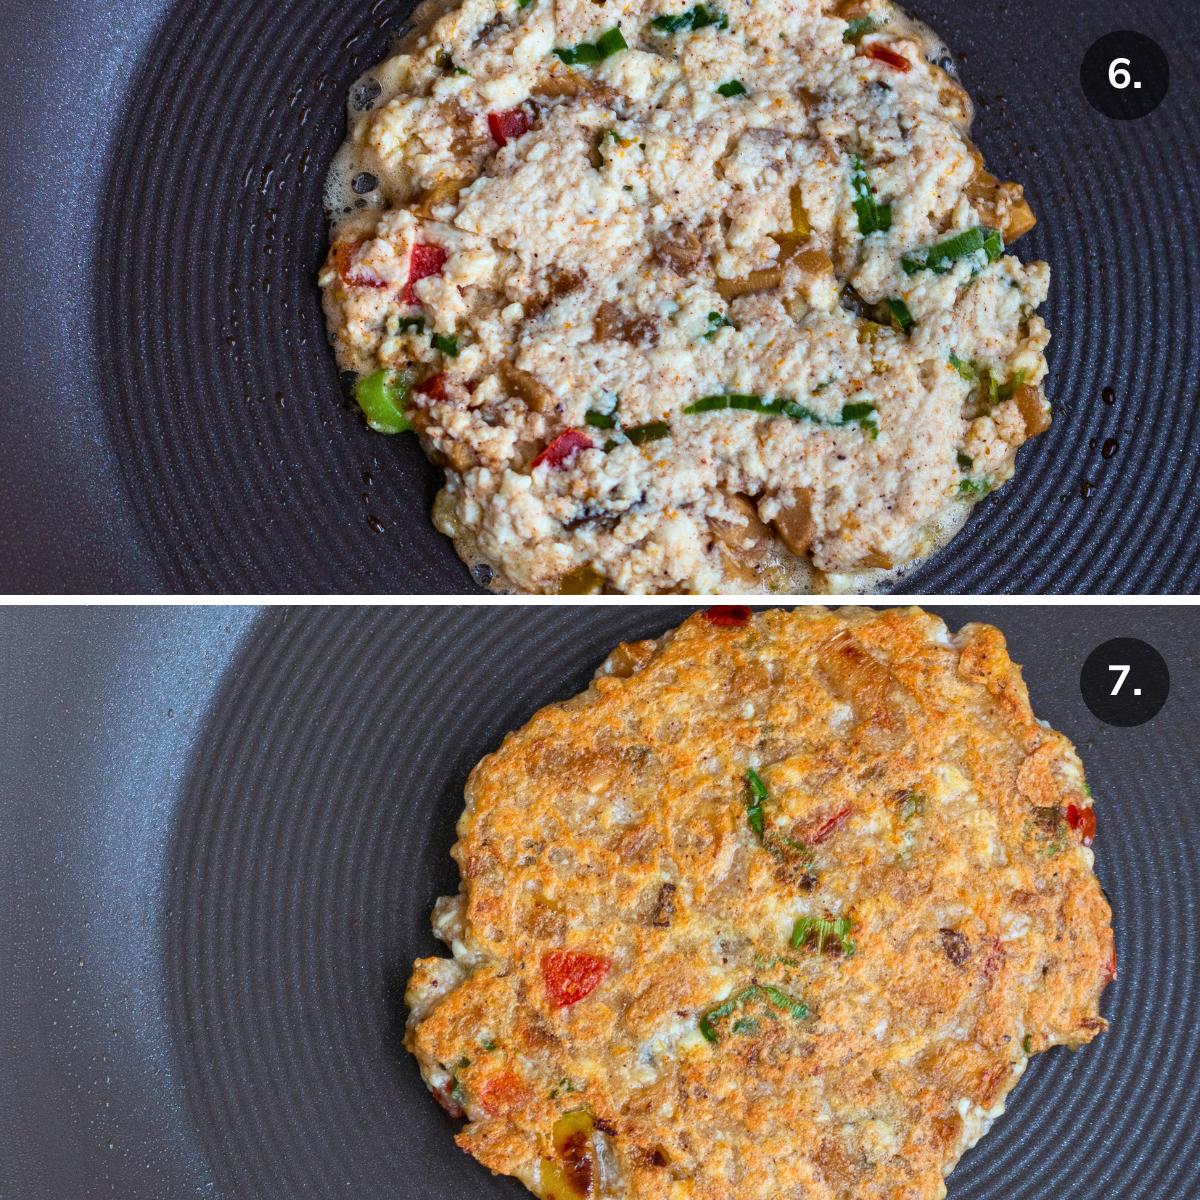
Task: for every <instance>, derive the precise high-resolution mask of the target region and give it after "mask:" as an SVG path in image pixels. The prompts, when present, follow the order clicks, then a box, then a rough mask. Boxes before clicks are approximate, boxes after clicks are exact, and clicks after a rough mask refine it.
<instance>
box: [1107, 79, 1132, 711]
mask: <svg viewBox="0 0 1200 1200" xmlns="http://www.w3.org/2000/svg"><path fill="white" fill-rule="evenodd" d="M1127 66H1129V59H1127V58H1114V59H1113V60H1112V62H1110V63H1109V64H1108V82H1109V83H1111V84H1112V85H1113V87H1115V88H1116V89H1117V91H1119V92H1123V91H1124V90H1125V89H1126V88H1127V87H1128V86H1129V83H1130V79H1131V76H1130V74H1129V72H1128V71H1127V70H1125V68H1126V67H1127ZM1117 686H1118V687H1120V686H1121V685H1120V684H1117ZM1114 694H1115V693H1114Z"/></svg>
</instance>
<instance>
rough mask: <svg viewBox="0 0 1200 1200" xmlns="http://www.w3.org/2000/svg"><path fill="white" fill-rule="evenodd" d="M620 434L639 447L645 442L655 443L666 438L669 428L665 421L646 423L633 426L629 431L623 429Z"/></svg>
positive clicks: (669, 431)
mask: <svg viewBox="0 0 1200 1200" xmlns="http://www.w3.org/2000/svg"><path fill="white" fill-rule="evenodd" d="M621 432H622V433H623V434H624V435H625V436H626V437H627V438H628V439H629V440H630V441H631V442H632V443H633V444H634V445H635V446H641V445H643V444H644V443H645V442H657V441H658V440H659V439H660V438H665V437H668V436H669V435H670V433H671V427H670V426H669V425H668V424H667V423H666V421H647V422H646V424H645V425H634V426H633V427H632V428H631V429H623V430H621Z"/></svg>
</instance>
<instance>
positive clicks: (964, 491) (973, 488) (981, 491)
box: [958, 479, 992, 496]
mask: <svg viewBox="0 0 1200 1200" xmlns="http://www.w3.org/2000/svg"><path fill="white" fill-rule="evenodd" d="M991 490H992V485H991V484H990V483H988V481H987V480H986V479H962V480H960V481H959V484H958V494H959V495H960V496H986V495H987V494H988V492H990V491H991Z"/></svg>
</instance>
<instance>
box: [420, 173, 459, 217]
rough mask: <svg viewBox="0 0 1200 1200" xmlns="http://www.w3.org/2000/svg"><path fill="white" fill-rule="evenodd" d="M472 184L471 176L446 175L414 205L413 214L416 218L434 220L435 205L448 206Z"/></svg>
mask: <svg viewBox="0 0 1200 1200" xmlns="http://www.w3.org/2000/svg"><path fill="white" fill-rule="evenodd" d="M470 182H471V176H469V175H444V176H442V178H441V179H439V180H438V181H437V182H436V183H435V184H434V185H433V186H432V187H430V188H429V189H428V191H426V193H425V195H423V196H422V197H421V199H420V200H418V201H417V203H416V204H415V205H413V213H414V215H415V216H418V217H422V218H423V219H425V220H427V221H431V220H433V219H434V217H433V208H434V205H435V204H448V203H449V202H450V201H451V200H453V199H455V198H456V197H457V196H458V193H459V192H461V191H462V190H463V188H465V187H466V186H467V184H468V183H470Z"/></svg>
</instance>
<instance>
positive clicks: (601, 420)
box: [583, 408, 617, 429]
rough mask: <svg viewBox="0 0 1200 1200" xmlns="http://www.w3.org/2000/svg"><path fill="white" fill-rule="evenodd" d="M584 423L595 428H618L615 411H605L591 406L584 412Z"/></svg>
mask: <svg viewBox="0 0 1200 1200" xmlns="http://www.w3.org/2000/svg"><path fill="white" fill-rule="evenodd" d="M583 423H584V424H585V425H590V426H591V427H592V428H593V429H616V427H617V418H616V416H615V414H613V413H603V412H600V411H599V410H598V409H595V408H589V409H588V410H587V412H585V413H584V414H583Z"/></svg>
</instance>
